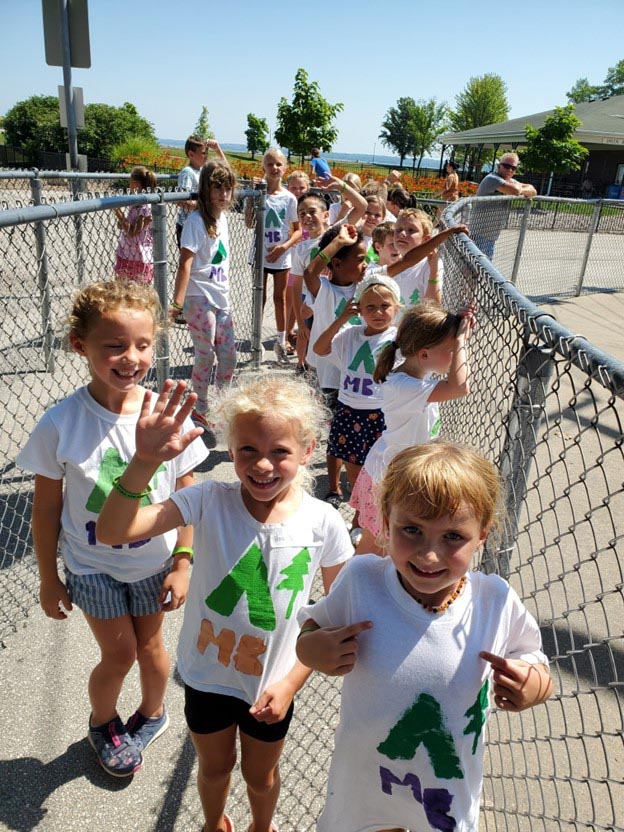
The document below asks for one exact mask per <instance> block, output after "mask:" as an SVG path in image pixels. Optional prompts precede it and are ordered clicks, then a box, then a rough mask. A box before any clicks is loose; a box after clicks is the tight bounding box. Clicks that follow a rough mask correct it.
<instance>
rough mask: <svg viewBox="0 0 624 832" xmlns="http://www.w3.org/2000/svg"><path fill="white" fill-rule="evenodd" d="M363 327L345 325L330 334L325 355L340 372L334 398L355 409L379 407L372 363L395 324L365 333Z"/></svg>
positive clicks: (380, 399) (378, 388)
mask: <svg viewBox="0 0 624 832" xmlns="http://www.w3.org/2000/svg"><path fill="white" fill-rule="evenodd" d="M365 329H366V326H365V325H364V324H359V325H358V326H349V327H346V328H345V329H341V330H340V332H339V333H338V334H337V335H335V336H334V338H333V340H332V344H331V348H332V349H331V354H330V355H329V358H330V359H331V360H332V362H333V363H334V364H335V365H336V366H337V367H338V369H339V371H340V387H339V388H338V400H339V401H341V402H342V404H346V405H347V406H348V407H353V408H354V409H356V410H374V409H376V408H380V407H381V406H382V395H381V387H382V386H381V384H376V383H375V382H374V381H373V373H374V371H375V362H376V361H377V356H378V355H379V353H380V352H381V350H382V349H383V348H384V346H385V345H386V344H387V343H388V342H389V341H392V340H393V339H394V336H395V335H396V327H394V326H391V327H390V328H389V329H387V330H386V331H385V332H379V333H377V334H375V335H365V334H364V330H365Z"/></svg>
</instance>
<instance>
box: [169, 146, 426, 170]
mask: <svg viewBox="0 0 624 832" xmlns="http://www.w3.org/2000/svg"><path fill="white" fill-rule="evenodd" d="M158 143H159V144H160V145H161V146H162V147H184V141H183V140H180V139H158ZM221 147H222V148H223V150H228V151H230V152H232V153H245V152H246V151H247V147H246V145H244V144H228V143H225V142H223V143H222V144H221ZM296 158H298V157H296ZM323 158H324V159H328V160H329V161H330V162H349V163H351V164H352V163H353V162H356V163H360V164H362V165H373V164H374V165H382V166H383V167H396V168H398V167H399V158H398V156H386V155H385V154H378V153H375V155H374V156H373V154H372V153H346V152H344V153H343V152H340V151H336V152H335V153H323ZM411 161H412V160H411V158H406V159H405V160H404V162H403V168H404V169H405V168H411V167H412V165H411ZM421 167H422V168H432V169H433V168H435V169H437V168H439V167H440V160H439V159H435V158H424V159H423V160H422V162H421Z"/></svg>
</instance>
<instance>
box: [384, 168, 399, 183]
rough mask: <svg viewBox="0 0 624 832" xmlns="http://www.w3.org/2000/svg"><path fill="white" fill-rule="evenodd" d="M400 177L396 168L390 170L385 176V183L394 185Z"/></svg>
mask: <svg viewBox="0 0 624 832" xmlns="http://www.w3.org/2000/svg"><path fill="white" fill-rule="evenodd" d="M400 178H401V174H400V173H399V171H398V170H391V171H390V173H389V174H388V176H387V177H386V183H387V184H388V185H394V184H396V183H397V182H398V181H399V179H400Z"/></svg>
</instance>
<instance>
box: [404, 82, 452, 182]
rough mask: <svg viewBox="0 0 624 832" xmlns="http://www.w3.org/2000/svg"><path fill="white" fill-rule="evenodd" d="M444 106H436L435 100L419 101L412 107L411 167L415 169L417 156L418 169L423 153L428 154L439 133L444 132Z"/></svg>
mask: <svg viewBox="0 0 624 832" xmlns="http://www.w3.org/2000/svg"><path fill="white" fill-rule="evenodd" d="M446 113H447V108H446V104H438V102H437V101H436V100H435V98H431V99H429V101H423V100H419V101H417V102H416V104H415V106H414V111H413V114H412V147H411V152H412V155H413V164H412V167H413V168H416V157H417V156H418V167H419V168H420V164H421V162H422V160H423V156H424V155H425V153H429V152H430V151H431V150H432V148H433V146H434V145H435V143H436V140H437V138H438V136H439V135H440V133H443V132H444V128H445V124H446Z"/></svg>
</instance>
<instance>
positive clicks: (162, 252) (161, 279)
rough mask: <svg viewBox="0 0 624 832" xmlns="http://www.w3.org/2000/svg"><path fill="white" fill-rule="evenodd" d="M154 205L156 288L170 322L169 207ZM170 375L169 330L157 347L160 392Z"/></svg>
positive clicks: (166, 319)
mask: <svg viewBox="0 0 624 832" xmlns="http://www.w3.org/2000/svg"><path fill="white" fill-rule="evenodd" d="M160 198H161V202H157V203H153V204H152V233H153V237H154V249H153V250H154V288H155V289H156V292H157V294H158V297H159V298H160V303H161V306H162V309H163V315H164V317H165V321H168V320H169V301H168V294H169V293H168V286H167V284H168V275H169V266H168V263H167V206H166V205H165V203H164V202H162V193H161V194H160ZM169 375H170V363H169V335H168V332H167V328H166V327H165V331H164V332H163V333H162V336H161V337H160V338H159V339H158V344H157V346H156V381H157V383H158V389H159V390H160V389H161V388H162V386H163V384H164V382H165V379H167V378H169Z"/></svg>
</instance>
